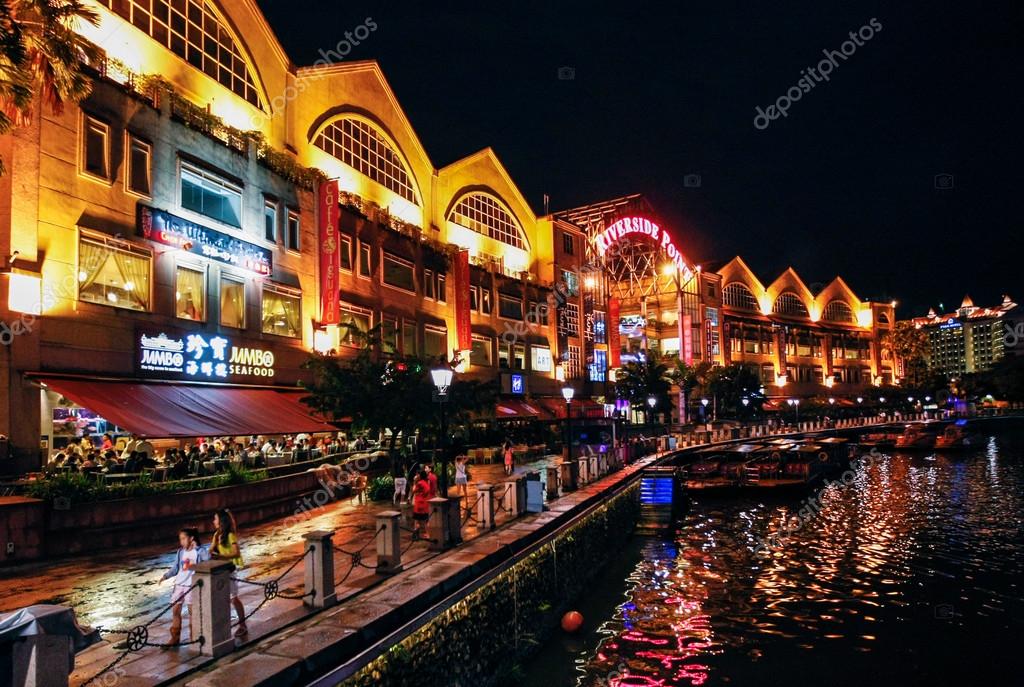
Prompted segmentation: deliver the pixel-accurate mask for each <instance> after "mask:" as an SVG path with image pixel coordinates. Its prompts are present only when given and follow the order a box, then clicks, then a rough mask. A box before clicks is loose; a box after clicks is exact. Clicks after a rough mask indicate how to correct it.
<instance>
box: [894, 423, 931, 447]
mask: <svg viewBox="0 0 1024 687" xmlns="http://www.w3.org/2000/svg"><path fill="white" fill-rule="evenodd" d="M935 439H936V436H935V433H934V432H931V431H929V430H928V427H926V426H925V425H923V424H918V423H913V424H909V425H907V427H906V429H904V430H903V433H902V434H900V435H899V437H897V438H896V448H898V449H903V450H925V451H927V450H929V449H932V448H934V447H935Z"/></svg>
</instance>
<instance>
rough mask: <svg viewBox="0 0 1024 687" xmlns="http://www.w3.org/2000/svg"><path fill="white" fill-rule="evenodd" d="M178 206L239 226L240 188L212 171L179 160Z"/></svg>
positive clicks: (240, 215) (240, 210)
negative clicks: (179, 193) (179, 191)
mask: <svg viewBox="0 0 1024 687" xmlns="http://www.w3.org/2000/svg"><path fill="white" fill-rule="evenodd" d="M181 207H183V208H185V209H187V210H191V211H193V212H198V213H199V214H201V215H206V216H207V217H210V218H212V219H215V220H217V221H218V222H223V223H224V224H230V225H231V226H233V227H241V226H242V222H241V217H242V189H241V187H239V186H238V185H237V184H234V183H232V182H230V181H228V180H226V179H224V178H222V177H220V176H218V175H216V174H214V173H212V172H209V171H206V170H203V169H200V168H198V167H195V166H193V165H190V164H188V163H187V162H182V163H181Z"/></svg>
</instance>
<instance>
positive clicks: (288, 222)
mask: <svg viewBox="0 0 1024 687" xmlns="http://www.w3.org/2000/svg"><path fill="white" fill-rule="evenodd" d="M292 220H295V246H294V247H292V240H291V239H292ZM284 234H285V236H284V240H285V246H284V247H285V250H287V251H288V252H289V253H295V254H296V255H298V254H300V253H302V215H300V214H299V211H298V210H296V209H295V208H287V212H286V213H285V218H284Z"/></svg>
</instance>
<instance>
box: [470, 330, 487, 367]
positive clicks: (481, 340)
mask: <svg viewBox="0 0 1024 687" xmlns="http://www.w3.org/2000/svg"><path fill="white" fill-rule="evenodd" d="M469 364H470V365H473V366H474V367H476V366H478V365H479V366H482V367H490V366H491V339H490V338H489V337H486V336H477V335H476V334H474V335H473V347H472V348H471V349H470V351H469Z"/></svg>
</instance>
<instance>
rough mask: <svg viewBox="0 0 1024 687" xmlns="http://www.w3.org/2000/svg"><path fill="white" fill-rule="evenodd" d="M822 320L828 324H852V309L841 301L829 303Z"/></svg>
mask: <svg viewBox="0 0 1024 687" xmlns="http://www.w3.org/2000/svg"><path fill="white" fill-rule="evenodd" d="M822 318H823V319H825V320H828V321H829V322H851V323H852V322H854V317H853V309H852V308H851V307H850V306H849V305H848V304H846V303H845V302H843V301H829V304H828V305H826V306H825V312H824V313H822Z"/></svg>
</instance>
